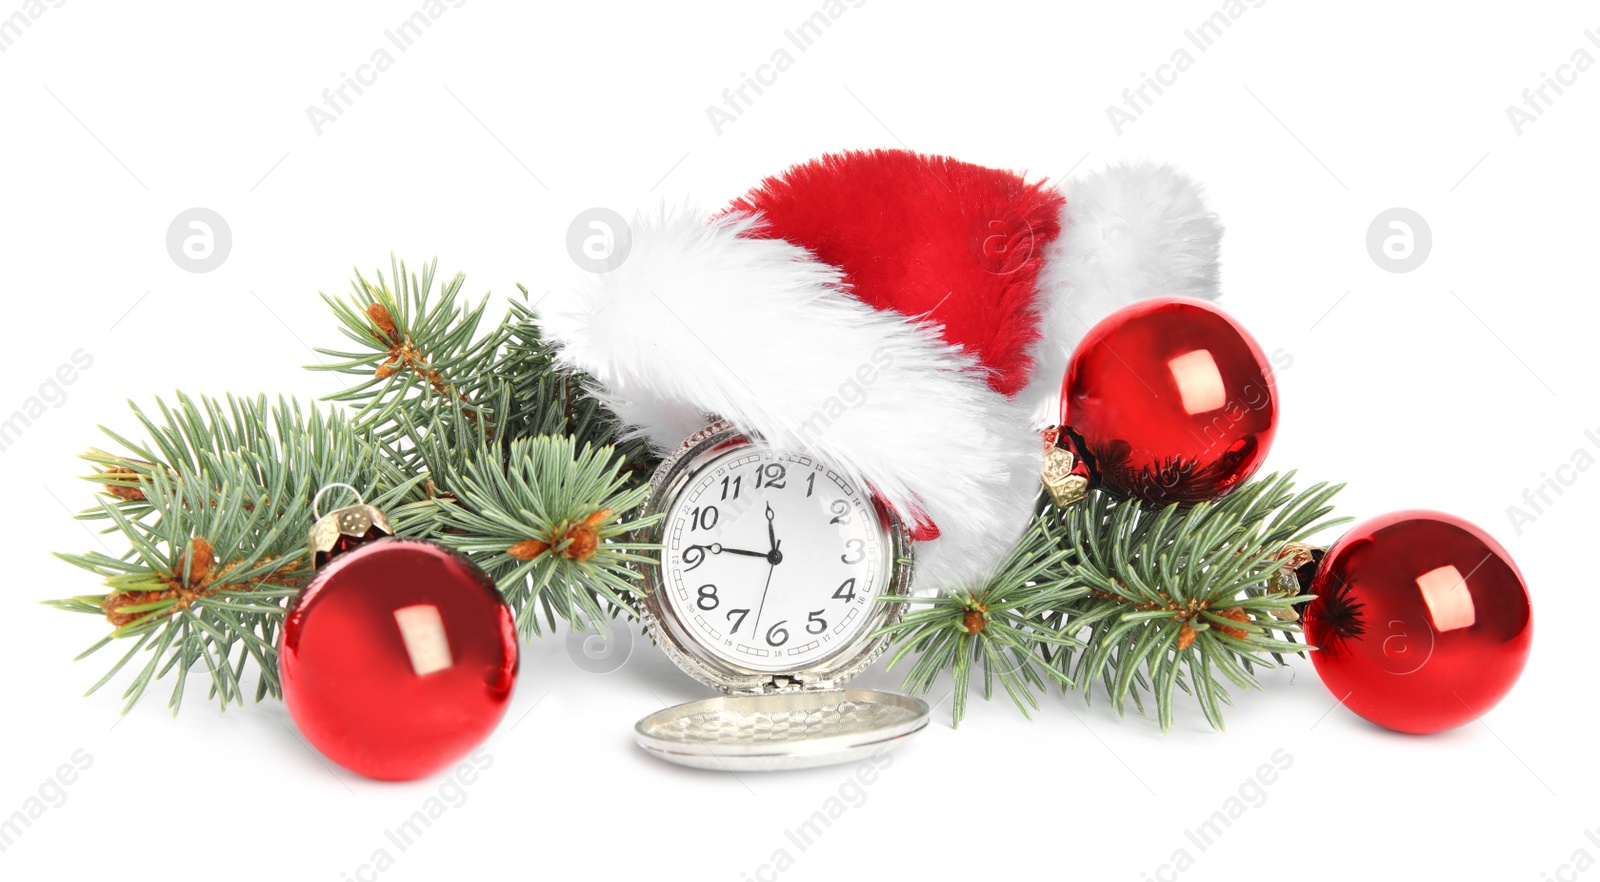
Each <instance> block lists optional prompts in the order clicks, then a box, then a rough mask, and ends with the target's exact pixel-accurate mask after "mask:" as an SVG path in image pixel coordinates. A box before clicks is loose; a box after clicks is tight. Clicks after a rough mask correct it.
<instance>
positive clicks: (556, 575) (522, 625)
mask: <svg viewBox="0 0 1600 882" xmlns="http://www.w3.org/2000/svg"><path fill="white" fill-rule="evenodd" d="M623 465H624V462H623V459H622V458H621V457H619V456H618V455H617V453H616V451H614V450H613V449H612V448H610V447H598V448H596V447H590V446H589V445H584V446H583V448H582V449H581V450H580V449H579V448H578V447H577V444H576V442H575V441H574V440H573V439H572V438H569V437H565V436H545V437H539V438H523V439H518V440H516V441H513V442H511V444H510V445H509V448H508V451H507V455H506V456H504V457H502V456H501V455H500V453H499V451H498V450H497V449H496V448H493V447H479V448H478V449H477V452H476V454H475V455H474V456H473V457H472V458H471V460H470V461H469V462H468V463H466V465H465V467H464V469H463V470H462V473H461V476H460V479H459V481H458V482H457V483H456V484H455V485H454V488H453V489H454V491H455V493H456V494H457V498H455V499H453V500H441V501H439V502H438V503H437V510H438V517H439V524H440V527H441V531H440V533H439V535H438V536H437V538H438V540H439V541H440V542H442V543H444V544H445V545H448V546H450V547H452V548H455V549H456V550H458V551H461V552H463V553H465V554H466V555H468V556H469V557H471V558H472V559H473V561H474V562H476V563H477V564H478V565H479V566H481V567H483V569H484V570H485V571H486V572H488V573H489V575H490V576H492V577H493V578H494V580H495V582H496V584H498V585H499V587H500V590H501V593H503V594H504V595H505V598H506V602H507V603H508V604H510V605H511V608H512V610H513V611H514V612H515V613H516V620H517V628H518V630H519V632H521V633H522V635H523V636H524V637H526V636H529V635H537V634H539V633H541V632H540V625H539V613H541V612H542V613H543V616H544V620H545V622H546V624H547V625H549V626H551V627H553V626H554V623H555V620H556V619H557V618H560V619H565V620H567V621H569V622H573V623H574V624H575V625H577V626H578V627H580V628H581V627H582V626H583V622H584V621H586V620H587V621H604V620H607V619H609V618H610V617H611V616H610V612H609V610H615V609H619V608H620V609H627V610H631V609H632V603H631V598H634V597H637V596H639V595H641V594H642V590H641V589H640V587H639V586H638V585H636V584H635V581H636V580H637V579H638V577H639V573H638V571H637V569H636V566H637V565H643V564H650V563H653V562H654V561H653V559H651V558H649V557H647V556H646V555H644V554H643V553H641V552H645V551H649V550H652V549H653V548H654V546H649V545H644V544H638V543H633V542H630V541H626V539H625V538H624V537H625V536H627V535H628V534H631V533H633V532H634V531H636V530H638V529H640V528H642V527H644V526H647V525H648V524H649V523H651V522H653V520H654V516H652V517H651V518H633V519H630V518H629V517H628V515H630V514H631V513H633V512H634V511H635V510H637V509H638V508H639V507H640V505H641V504H642V503H643V502H644V498H645V495H646V494H647V492H648V489H649V488H648V487H647V486H645V485H639V484H636V483H634V482H630V481H629V479H628V476H627V475H626V474H625V473H624V472H623V471H622V467H623ZM603 606H604V607H605V608H603ZM607 608H608V609H607ZM580 611H581V612H582V613H583V614H584V615H583V616H582V617H579V616H578V615H577V614H578V613H579V612H580Z"/></svg>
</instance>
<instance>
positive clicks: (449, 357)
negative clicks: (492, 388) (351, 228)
mask: <svg viewBox="0 0 1600 882" xmlns="http://www.w3.org/2000/svg"><path fill="white" fill-rule="evenodd" d="M437 264H438V261H436V260H435V261H432V262H430V263H429V264H428V265H427V267H425V268H424V269H423V271H422V275H421V276H420V277H419V276H417V275H416V274H412V275H409V276H408V275H407V274H406V267H405V264H404V263H401V262H400V261H398V260H396V259H395V258H394V257H393V256H392V255H391V257H390V274H391V277H392V279H393V281H394V285H395V286H396V287H397V288H398V289H399V290H398V291H395V290H391V288H390V286H389V280H388V279H386V278H385V277H384V275H383V273H382V272H381V271H380V272H378V273H377V274H376V276H377V280H378V281H377V283H376V284H374V283H372V282H369V281H367V280H366V278H364V277H363V276H362V275H361V274H360V272H359V271H358V272H357V273H356V277H355V280H354V281H353V282H352V283H351V288H352V289H353V290H352V293H351V294H350V295H349V298H348V300H339V299H337V298H334V297H330V296H329V295H327V294H323V295H322V299H323V300H324V301H326V302H327V303H328V305H329V306H330V307H332V309H333V312H334V315H335V316H336V317H337V318H338V320H339V324H340V328H339V330H340V332H341V333H342V334H344V336H345V337H346V338H348V339H349V340H350V341H351V342H353V343H354V344H355V345H356V347H357V348H356V349H355V350H352V351H341V350H335V349H324V348H319V349H317V350H316V352H318V353H320V354H322V355H326V356H329V357H331V358H334V359H337V360H336V361H335V362H333V363H331V364H319V365H308V366H307V367H308V368H309V369H310V370H326V371H334V372H337V373H342V374H348V375H353V376H359V377H363V378H364V380H363V381H362V382H360V383H358V384H356V385H355V386H353V387H350V388H348V389H346V390H345V391H343V392H340V393H338V394H335V395H331V396H329V397H328V400H330V401H339V402H344V403H346V404H349V405H351V406H352V407H354V408H355V409H356V412H355V416H354V418H353V422H354V424H355V426H356V427H357V428H358V429H362V430H365V431H372V432H374V433H375V434H376V435H377V437H378V438H379V439H380V440H383V441H385V442H393V441H394V440H395V439H396V437H397V435H396V433H397V431H398V429H399V423H398V422H397V420H396V415H397V413H399V412H401V411H402V410H404V409H407V408H411V407H415V406H417V405H419V404H423V405H426V404H430V403H431V404H437V403H440V402H444V403H450V404H455V405H458V406H459V407H460V408H461V411H462V412H463V413H465V414H467V415H468V417H469V418H470V419H473V420H479V419H482V418H483V415H482V414H481V413H480V411H479V409H478V407H477V405H476V403H475V402H473V401H472V400H471V399H470V398H469V396H468V394H467V390H468V387H469V386H471V385H472V384H473V383H474V382H476V381H477V379H478V378H480V377H483V376H485V375H487V374H488V373H489V366H490V364H491V363H492V361H493V359H494V356H495V351H496V347H497V346H498V343H499V339H498V337H497V335H495V334H490V335H487V336H485V337H482V338H480V337H479V336H478V326H479V325H480V324H481V323H482V321H483V314H484V311H485V310H486V309H487V308H488V305H489V298H488V296H487V295H485V297H484V298H483V299H482V300H480V301H479V302H478V304H477V305H476V306H473V305H470V304H467V303H463V302H461V300H462V298H461V288H462V285H463V283H464V282H465V281H466V276H464V275H463V274H461V273H457V274H456V275H455V277H454V278H452V279H451V280H450V281H449V282H448V283H446V284H445V285H444V286H443V287H441V288H440V289H439V292H438V296H437V297H434V291H433V277H434V271H435V268H436V266H437Z"/></svg>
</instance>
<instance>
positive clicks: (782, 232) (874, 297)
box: [539, 150, 1221, 591]
mask: <svg viewBox="0 0 1600 882" xmlns="http://www.w3.org/2000/svg"><path fill="white" fill-rule="evenodd" d="M1220 237H1221V227H1220V226H1219V224H1218V223H1217V220H1216V218H1215V216H1214V215H1212V214H1211V213H1210V212H1208V211H1207V210H1206V208H1205V206H1204V204H1203V203H1202V201H1201V198H1200V193H1199V190H1198V188H1197V187H1196V186H1195V185H1194V184H1193V183H1192V182H1190V181H1189V180H1188V179H1187V178H1185V177H1184V176H1182V175H1181V174H1179V173H1177V172H1176V171H1174V170H1173V169H1171V168H1169V167H1166V166H1159V165H1150V164H1139V165H1122V166H1115V167H1112V168H1109V169H1106V170H1105V171H1102V172H1100V173H1098V174H1094V175H1091V176H1088V177H1085V178H1082V179H1079V180H1075V181H1069V182H1067V183H1066V184H1064V185H1061V186H1055V187H1052V186H1047V185H1046V184H1045V183H1043V182H1037V183H1028V182H1027V181H1026V180H1024V179H1023V178H1022V177H1021V176H1019V175H1016V174H1013V173H1011V172H1007V171H1000V170H996V169H990V168H984V167H982V166H977V165H972V164H969V163H964V162H958V161H956V160H953V159H948V158H944V157H938V156H922V155H919V154H916V153H912V152H910V151H905V150H875V151H867V152H851V153H844V154H836V155H829V156H824V157H821V158H818V159H815V160H812V161H811V162H807V163H805V164H803V165H799V166H796V167H794V168H791V169H790V170H788V171H786V172H784V173H783V174H780V175H777V176H775V177H772V178H769V179H767V180H766V181H763V182H762V183H761V184H760V185H759V186H757V187H756V188H755V189H754V190H752V191H750V193H749V194H747V195H746V196H744V197H743V198H741V199H739V200H737V201H736V202H734V203H733V205H732V206H730V207H729V208H728V209H726V210H725V211H723V212H722V213H720V214H718V215H716V216H715V217H713V218H711V219H710V220H706V219H704V218H702V217H699V216H695V215H694V214H686V213H678V214H670V213H667V214H663V215H661V216H659V217H653V218H640V219H636V221H635V222H634V224H633V226H632V229H631V241H632V245H631V250H630V251H629V252H628V254H627V256H626V259H625V260H623V262H622V263H621V265H620V266H617V267H615V268H614V269H611V270H610V271H609V272H605V273H602V274H598V275H595V276H592V277H591V278H589V279H588V280H586V282H585V283H583V284H581V285H578V286H576V287H574V288H571V289H567V290H561V291H556V292H552V293H551V294H550V295H548V296H547V297H546V298H545V300H544V301H543V303H542V304H541V306H540V310H539V311H540V315H541V321H542V324H543V326H544V330H545V332H546V333H547V334H548V335H549V337H550V339H552V340H553V341H554V342H556V343H557V344H558V345H559V347H560V352H561V357H562V358H563V359H564V360H565V361H566V362H567V363H568V364H570V365H572V366H574V367H576V368H578V369H581V370H583V371H586V372H588V373H589V374H591V375H593V376H594V377H595V379H596V381H597V382H598V383H599V385H600V388H599V390H598V391H599V393H600V394H601V395H602V396H603V397H604V398H605V399H606V400H607V401H608V402H609V403H610V404H611V406H612V407H614V408H615V409H616V411H617V413H618V414H619V415H620V417H621V418H622V419H623V420H624V421H625V422H626V423H627V424H628V425H629V426H630V427H631V430H632V431H633V432H635V433H636V434H639V435H642V436H643V437H645V438H646V439H648V441H649V442H650V443H651V444H652V445H653V446H654V447H655V448H656V449H657V450H659V451H662V452H665V451H669V450H671V449H673V448H675V447H676V446H677V445H679V444H680V443H681V442H682V441H683V440H684V439H685V438H687V437H688V436H689V435H690V434H692V433H693V432H695V431H696V430H698V429H700V428H702V427H703V426H704V425H705V424H706V422H707V417H708V415H716V416H718V417H722V418H725V419H729V420H732V421H733V422H734V423H735V424H737V425H739V426H740V427H742V428H744V429H746V430H748V431H752V432H756V433H759V434H760V435H762V436H763V437H765V438H767V439H770V440H772V441H773V442H774V443H776V444H778V445H780V446H782V447H784V448H786V449H789V450H793V451H796V452H804V453H809V454H811V455H814V456H817V457H819V458H822V459H824V460H826V461H828V462H830V463H832V464H833V465H834V466H835V467H837V468H839V469H840V470H841V471H843V472H845V473H847V474H849V475H850V476H851V477H852V478H853V479H854V480H856V481H858V482H861V483H863V484H864V485H866V486H870V487H871V488H872V489H873V490H874V491H875V492H876V493H877V494H878V496H879V497H880V498H882V499H883V501H884V502H885V503H886V504H888V505H890V506H892V507H893V508H894V509H895V510H896V511H897V512H899V513H900V515H901V517H902V518H903V519H904V520H905V521H906V522H907V523H908V524H909V525H910V526H911V528H912V531H913V534H914V535H916V536H917V537H918V538H919V539H920V540H922V541H920V542H919V544H918V547H917V570H916V584H917V587H918V589H919V590H925V591H926V590H948V589H950V588H954V587H959V586H960V585H962V584H968V583H971V582H972V581H974V580H977V579H981V578H983V577H984V576H985V575H987V574H988V573H989V572H991V571H992V570H993V569H994V567H995V566H996V565H998V564H999V562H1000V561H1001V560H1002V559H1003V558H1004V557H1005V555H1006V553H1007V552H1008V551H1009V550H1010V548H1011V546H1012V545H1013V544H1014V543H1015V541H1016V540H1017V538H1018V537H1019V536H1020V535H1021V533H1022V531H1023V530H1024V529H1025V527H1026V526H1027V524H1028V521H1029V519H1030V517H1031V515H1032V511H1033V505H1034V501H1035V498H1036V497H1037V495H1038V491H1039V468H1040V464H1041V459H1042V456H1043V447H1042V445H1041V442H1040V438H1039V434H1038V429H1040V428H1041V427H1043V426H1045V425H1049V424H1051V423H1053V422H1054V421H1055V419H1056V416H1057V410H1058V405H1057V400H1058V397H1059V394H1060V386H1061V379H1062V373H1063V372H1064V371H1065V369H1066V364H1067V359H1068V357H1069V356H1070V355H1071V353H1072V349H1073V347H1074V346H1076V345H1077V342H1078V340H1079V338H1080V337H1081V336H1082V335H1083V334H1084V332H1086V331H1087V330H1088V329H1089V328H1090V326H1091V325H1093V324H1094V322H1095V321H1097V320H1098V319H1099V318H1101V317H1103V316H1104V315H1105V314H1106V313H1108V312H1110V311H1112V310H1114V309H1116V308H1118V307H1120V306H1123V305H1125V304H1127V303H1129V302H1131V301H1133V300H1135V299H1138V298H1140V297H1147V296H1154V295H1183V296H1188V297H1204V298H1211V297H1214V296H1215V294H1216V281H1217V244H1218V240H1219V238H1220Z"/></svg>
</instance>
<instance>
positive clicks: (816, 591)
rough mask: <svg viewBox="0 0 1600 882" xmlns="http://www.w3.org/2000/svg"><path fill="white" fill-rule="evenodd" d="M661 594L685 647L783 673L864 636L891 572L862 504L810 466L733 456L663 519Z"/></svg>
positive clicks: (681, 496) (750, 450)
mask: <svg viewBox="0 0 1600 882" xmlns="http://www.w3.org/2000/svg"><path fill="white" fill-rule="evenodd" d="M663 545H664V546H665V549H664V551H663V552H662V573H661V575H662V585H661V588H662V591H663V594H664V595H665V597H664V599H665V601H666V603H667V604H668V605H670V606H671V607H672V610H673V612H674V614H675V615H676V617H677V619H678V620H679V621H680V622H681V623H682V624H683V626H684V627H685V628H686V629H687V631H688V632H689V634H690V635H692V637H693V639H694V640H695V641H696V642H697V643H699V644H700V645H701V646H702V647H703V648H704V649H706V650H708V651H709V652H710V653H711V654H713V655H715V656H716V657H718V658H720V659H722V660H724V661H727V662H731V663H733V664H735V665H738V666H741V667H744V668H747V669H750V670H755V671H771V672H785V671H793V670H797V669H800V668H804V667H806V666H808V665H812V664H814V663H816V662H818V661H821V660H824V659H826V658H828V657H829V656H831V655H834V654H836V653H838V652H839V651H841V650H842V649H844V648H846V647H847V646H848V645H849V644H850V643H851V642H852V640H853V639H854V638H855V637H856V636H857V635H858V634H859V633H860V632H861V630H862V629H863V628H867V627H869V626H871V624H872V620H873V616H872V615H871V613H872V610H873V606H874V604H875V602H876V601H877V599H878V596H879V595H880V594H881V593H882V592H883V591H884V585H885V583H886V582H887V581H888V579H889V574H890V572H891V569H892V564H893V561H891V560H888V559H887V556H888V555H890V554H891V553H892V552H891V550H890V549H888V548H886V547H885V545H886V543H885V541H884V530H883V525H882V524H881V523H880V521H879V517H878V512H877V510H876V508H875V507H874V505H873V502H872V499H871V497H869V496H868V495H867V494H865V493H863V492H861V490H860V488H858V487H856V486H854V485H853V484H851V483H850V482H849V481H847V480H846V479H845V478H844V477H843V476H841V475H839V474H838V473H837V472H835V471H834V470H833V469H831V468H828V467H827V466H826V465H825V464H823V463H820V462H817V461H816V460H814V459H812V458H810V457H808V456H800V455H791V454H786V453H780V452H777V451H774V450H772V449H771V448H769V447H767V446H765V445H762V444H754V445H741V446H739V447H736V448H735V449H733V450H731V451H729V452H727V453H725V454H723V455H721V456H720V457H718V458H716V459H714V460H711V461H710V462H708V463H707V464H706V465H705V466H704V467H702V468H700V469H698V470H697V471H696V472H695V473H694V475H693V476H692V478H691V480H690V481H689V482H688V483H686V484H685V485H684V486H683V488H682V490H681V492H679V493H678V495H677V497H676V499H674V500H673V502H672V504H671V505H670V506H669V507H668V509H667V516H666V524H665V530H664V537H663Z"/></svg>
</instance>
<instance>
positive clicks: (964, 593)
mask: <svg viewBox="0 0 1600 882" xmlns="http://www.w3.org/2000/svg"><path fill="white" fill-rule="evenodd" d="M1068 554H1069V552H1068V551H1067V550H1066V549H1065V548H1063V547H1062V537H1061V535H1060V533H1059V524H1058V523H1056V521H1055V520H1054V519H1052V518H1047V517H1041V518H1036V519H1035V520H1034V522H1033V525H1032V526H1031V527H1030V528H1029V530H1028V532H1027V533H1026V534H1025V535H1024V536H1023V537H1022V540H1021V541H1020V542H1018V544H1017V546H1016V547H1015V548H1014V549H1012V551H1011V554H1010V555H1009V556H1008V557H1007V558H1006V561H1005V563H1004V564H1003V565H1002V566H1001V567H1000V568H999V570H998V571H997V572H996V573H995V574H994V575H993V576H992V577H990V578H989V579H988V580H987V581H985V582H984V583H983V584H981V585H975V586H972V587H969V588H961V589H958V590H955V591H952V592H950V593H948V594H945V595H942V596H939V597H933V598H926V597H904V596H885V597H884V598H883V600H884V601H887V602H904V603H916V604H922V605H923V607H922V608H920V609H916V610H913V611H911V612H908V613H907V614H906V615H905V616H904V617H903V618H901V619H900V620H899V621H898V622H895V623H893V624H890V625H887V626H885V627H884V628H882V629H881V630H880V631H879V632H878V633H879V634H887V635H889V636H891V637H892V638H893V639H894V641H895V642H896V643H897V644H899V645H898V647H897V648H896V649H895V650H894V652H893V654H892V655H890V657H889V664H888V667H889V668H891V669H892V668H893V667H894V666H895V665H896V664H898V663H899V662H900V661H902V660H903V659H905V658H906V657H907V656H908V655H909V654H911V653H913V652H914V653H916V654H917V657H916V660H915V661H914V662H913V663H912V664H911V668H910V670H909V671H908V672H907V674H906V679H905V688H906V690H907V691H909V692H914V693H920V694H923V695H926V694H927V693H928V691H929V690H930V689H931V688H932V687H933V684H934V682H935V681H936V680H937V679H938V677H939V675H940V674H941V673H943V672H944V671H947V670H948V671H950V673H951V676H952V677H953V678H954V681H955V683H954V688H955V699H954V702H953V705H952V709H951V722H952V724H953V725H956V726H959V725H960V724H961V719H962V717H963V716H965V715H966V707H967V693H968V691H969V689H970V685H971V679H972V671H973V667H974V665H977V666H978V667H979V669H980V670H981V672H982V679H983V697H984V699H986V700H987V699H989V698H991V697H992V696H993V694H994V683H995V680H997V679H998V680H999V681H1000V685H1001V687H1002V688H1003V689H1004V690H1005V691H1006V694H1007V695H1009V696H1010V697H1011V700H1012V701H1013V702H1015V703H1016V705H1017V708H1018V709H1019V710H1021V711H1022V713H1023V715H1024V716H1027V715H1029V709H1030V708H1032V709H1037V708H1038V706H1039V702H1038V699H1037V698H1036V697H1035V695H1034V693H1035V690H1036V689H1037V690H1043V689H1044V687H1045V684H1046V681H1047V680H1054V681H1056V682H1058V683H1060V684H1061V685H1062V686H1064V687H1065V686H1070V685H1071V681H1070V679H1068V678H1067V676H1066V675H1065V674H1063V673H1062V672H1061V671H1059V670H1057V669H1056V668H1055V667H1054V666H1053V665H1051V664H1050V656H1049V651H1050V649H1051V648H1054V649H1056V650H1058V651H1059V650H1065V649H1067V648H1069V647H1073V646H1078V645H1080V644H1078V642H1077V641H1076V640H1074V639H1073V638H1072V637H1071V636H1070V635H1068V634H1067V633H1065V632H1064V631H1062V630H1060V629H1059V628H1057V627H1055V626H1053V625H1052V624H1051V623H1050V621H1049V619H1048V613H1049V611H1050V610H1052V609H1055V608H1058V607H1060V606H1062V605H1064V604H1067V603H1069V602H1070V601H1071V600H1072V599H1073V598H1074V597H1076V596H1078V595H1081V594H1082V593H1084V590H1085V589H1083V588H1080V587H1078V586H1076V585H1074V584H1073V583H1072V582H1071V581H1070V579H1068V578H1067V575H1066V571H1065V570H1064V568H1063V564H1064V562H1065V560H1066V558H1067V557H1068Z"/></svg>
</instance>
